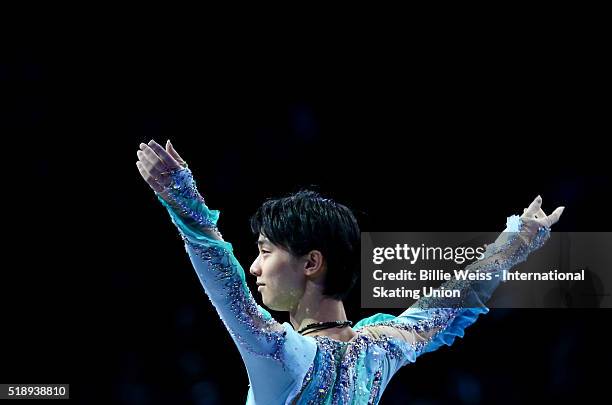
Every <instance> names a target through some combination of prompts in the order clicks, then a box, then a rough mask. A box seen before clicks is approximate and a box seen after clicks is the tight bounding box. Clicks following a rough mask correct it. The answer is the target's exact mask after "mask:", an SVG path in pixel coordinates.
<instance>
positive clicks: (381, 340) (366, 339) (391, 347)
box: [136, 140, 563, 405]
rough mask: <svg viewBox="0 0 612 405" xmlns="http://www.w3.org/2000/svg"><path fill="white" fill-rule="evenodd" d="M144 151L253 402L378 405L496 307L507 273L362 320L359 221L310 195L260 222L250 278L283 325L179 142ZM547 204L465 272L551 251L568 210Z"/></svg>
mask: <svg viewBox="0 0 612 405" xmlns="http://www.w3.org/2000/svg"><path fill="white" fill-rule="evenodd" d="M137 155H138V162H137V163H136V165H137V167H138V170H139V172H140V174H141V175H142V177H143V178H144V180H145V181H146V182H147V183H148V184H149V186H151V188H152V189H153V190H154V191H155V194H156V196H157V198H158V200H159V201H160V202H161V204H162V205H163V206H164V207H165V208H166V210H167V212H168V214H169V215H170V218H171V219H172V221H173V223H174V224H175V225H176V227H177V228H178V232H179V234H180V236H181V237H182V239H183V241H184V242H185V249H186V250H187V253H188V255H189V258H190V260H191V263H192V265H193V267H194V269H195V271H196V274H197V276H198V278H199V280H200V282H201V284H202V286H203V287H204V291H205V293H206V294H207V295H208V297H209V298H210V300H211V302H212V303H213V305H214V306H215V308H216V310H217V312H218V314H219V316H220V318H221V319H222V321H223V322H224V324H225V326H226V327H227V329H228V331H229V333H230V335H231V337H232V339H233V341H234V343H235V344H236V346H237V348H238V350H239V352H240V354H241V356H242V359H243V361H244V364H245V367H246V370H247V373H248V377H249V383H250V384H249V389H248V392H247V399H246V403H247V404H258V405H271V404H366V403H367V404H376V403H378V402H379V401H380V398H381V395H382V393H383V390H384V389H385V387H386V386H387V384H388V383H389V380H390V379H391V377H392V376H393V375H394V374H395V373H396V372H397V371H398V370H399V369H400V367H402V366H404V365H407V364H410V363H414V362H415V361H416V359H417V358H418V357H419V356H421V355H422V354H424V353H427V352H431V351H434V350H436V349H438V348H439V347H441V346H442V345H449V346H450V345H451V344H452V343H453V342H454V340H455V337H456V336H459V337H462V336H463V334H464V329H465V328H466V327H468V326H469V325H471V324H472V323H474V322H475V321H476V319H477V318H478V316H479V315H480V314H485V313H487V312H488V310H489V309H488V308H487V307H486V306H485V305H484V304H485V302H486V301H487V300H488V299H489V297H490V296H491V294H492V293H493V291H494V289H495V288H496V287H497V285H498V284H499V282H500V278H499V277H492V280H491V281H469V282H468V281H466V282H459V283H458V282H457V281H452V283H454V285H453V288H457V286H459V287H460V288H461V289H462V297H465V298H464V299H465V302H464V304H465V303H469V305H467V304H466V305H457V302H452V303H451V302H449V301H446V300H445V298H431V297H427V298H425V297H423V298H421V299H420V300H418V301H417V302H416V303H415V304H414V305H412V306H411V307H410V308H408V309H407V310H405V311H404V312H403V313H401V314H400V315H399V316H393V315H389V314H382V313H380V314H376V315H374V316H371V317H368V318H366V319H362V320H360V321H359V322H357V323H356V324H355V325H353V324H352V322H351V321H349V320H347V317H346V314H345V310H344V305H343V303H342V300H343V299H344V298H345V297H346V296H347V294H348V292H349V291H350V290H351V288H352V287H353V286H354V285H355V283H356V280H357V278H358V270H359V251H360V231H359V227H358V224H357V221H356V220H355V217H354V216H353V214H352V213H351V211H350V210H349V209H348V208H347V207H346V206H344V205H342V204H339V203H337V202H335V201H333V200H331V199H327V198H323V197H321V196H320V195H319V194H318V193H316V192H312V191H301V192H298V193H296V194H293V195H291V196H289V197H286V198H281V199H277V200H269V201H266V202H265V203H264V204H263V205H262V206H261V207H260V208H259V209H258V210H257V212H256V213H255V214H254V215H253V217H252V218H251V228H252V230H253V232H254V233H255V235H256V236H257V237H258V240H257V246H258V249H259V255H258V256H257V258H256V259H255V261H254V262H253V264H251V267H250V274H251V275H252V276H254V277H256V279H257V281H256V283H257V286H258V287H257V291H258V293H259V294H261V299H262V302H263V305H264V306H266V307H268V308H270V309H273V310H276V311H287V312H289V319H290V322H284V323H282V324H281V323H279V322H277V321H276V320H274V319H273V318H272V317H271V315H270V313H269V312H268V311H267V310H266V309H264V308H263V307H262V306H260V305H258V304H257V303H256V302H255V300H254V299H253V296H252V295H251V291H250V290H249V288H248V287H247V284H246V281H245V272H244V270H243V269H242V267H241V266H240V264H239V263H238V260H237V259H236V257H235V256H234V254H233V250H232V245H231V244H230V243H228V242H226V241H225V240H223V237H222V235H221V233H220V232H219V230H218V228H217V220H218V218H219V211H216V210H210V209H209V208H208V207H207V206H206V204H205V202H204V199H203V197H202V196H201V195H200V193H199V191H198V189H197V188H196V183H195V181H194V178H193V176H192V173H191V171H190V169H189V168H188V166H187V164H186V163H185V161H184V160H183V159H182V158H181V157H180V156H179V154H178V153H177V152H176V150H175V149H174V147H173V146H172V144H171V143H170V141H168V142H167V143H166V146H165V148H164V147H162V146H160V145H159V144H158V143H156V142H155V141H154V140H151V141H150V142H149V143H148V144H144V143H142V144H140V150H138V152H137ZM541 203H542V200H541V198H540V197H539V196H538V197H537V198H536V199H535V200H534V201H533V202H532V203H531V204H530V205H529V207H528V208H526V209H525V210H524V212H523V214H522V215H521V216H520V217H519V216H516V215H515V216H512V217H510V218H508V221H507V228H506V230H505V231H504V232H503V233H502V234H501V235H500V237H499V238H498V239H497V240H496V241H495V242H494V243H492V244H491V245H489V246H487V249H486V253H485V255H484V257H483V258H482V259H481V260H479V261H476V262H474V263H472V264H471V265H469V266H467V268H466V269H467V270H469V271H484V272H491V273H501V272H502V271H504V270H509V269H510V268H511V267H513V266H514V265H516V264H517V263H520V262H522V261H524V260H525V259H526V258H527V256H528V255H529V253H531V252H532V251H534V250H536V249H538V248H539V247H540V246H542V245H543V244H544V242H545V241H546V240H547V238H548V237H549V235H550V227H551V226H552V225H553V224H554V223H556V222H557V221H558V220H559V217H560V216H561V213H562V212H563V207H559V208H557V209H556V210H555V211H554V212H553V213H552V214H551V215H546V214H545V213H544V211H542V209H541ZM448 283H451V282H448ZM443 285H444V284H443ZM453 301H456V299H454V300H453Z"/></svg>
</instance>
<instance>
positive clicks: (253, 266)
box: [249, 259, 261, 277]
mask: <svg viewBox="0 0 612 405" xmlns="http://www.w3.org/2000/svg"><path fill="white" fill-rule="evenodd" d="M249 272H250V273H251V274H252V275H254V276H255V277H259V276H260V275H261V267H259V259H255V261H254V262H253V264H251V268H250V269H249Z"/></svg>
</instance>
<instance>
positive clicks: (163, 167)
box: [136, 139, 187, 197]
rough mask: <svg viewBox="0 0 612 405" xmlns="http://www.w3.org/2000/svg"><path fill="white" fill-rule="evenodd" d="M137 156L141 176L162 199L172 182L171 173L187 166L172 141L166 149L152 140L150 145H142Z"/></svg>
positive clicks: (167, 144)
mask: <svg viewBox="0 0 612 405" xmlns="http://www.w3.org/2000/svg"><path fill="white" fill-rule="evenodd" d="M136 155H137V156H138V162H136V166H137V167H138V171H139V172H140V175H141V176H142V178H143V179H144V180H145V181H146V182H147V184H148V185H149V186H150V187H151V188H152V189H153V190H154V191H155V192H157V193H159V194H160V195H161V196H162V197H164V195H165V194H166V192H165V189H166V187H167V186H168V185H169V184H170V182H171V178H170V172H171V171H172V170H176V169H180V168H181V167H186V166H187V163H185V161H184V160H183V158H181V156H180V155H179V154H178V153H177V152H176V150H174V147H173V146H172V143H171V142H170V140H168V141H167V142H166V148H165V149H164V148H162V147H161V145H160V144H158V143H157V142H155V141H154V140H152V139H151V140H150V141H149V144H145V143H141V144H140V150H139V151H138V152H136Z"/></svg>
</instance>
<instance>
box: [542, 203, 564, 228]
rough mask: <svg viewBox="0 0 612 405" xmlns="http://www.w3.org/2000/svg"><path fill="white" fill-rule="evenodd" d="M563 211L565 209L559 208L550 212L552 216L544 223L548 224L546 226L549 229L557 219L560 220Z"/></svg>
mask: <svg viewBox="0 0 612 405" xmlns="http://www.w3.org/2000/svg"><path fill="white" fill-rule="evenodd" d="M564 209H565V207H559V208H557V209H556V210H554V211H553V212H552V214H550V215H549V216H548V217H546V221H547V223H548V225H547V226H548V227H549V228H550V227H551V226H553V225H554V224H556V223H557V222H558V221H559V218H561V214H563V210H564Z"/></svg>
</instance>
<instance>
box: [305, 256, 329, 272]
mask: <svg viewBox="0 0 612 405" xmlns="http://www.w3.org/2000/svg"><path fill="white" fill-rule="evenodd" d="M304 258H305V262H304V275H306V276H317V275H319V274H322V272H323V269H324V268H325V258H324V257H323V254H322V253H321V252H320V251H318V250H311V251H310V252H308V253H306V254H305V255H304Z"/></svg>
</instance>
